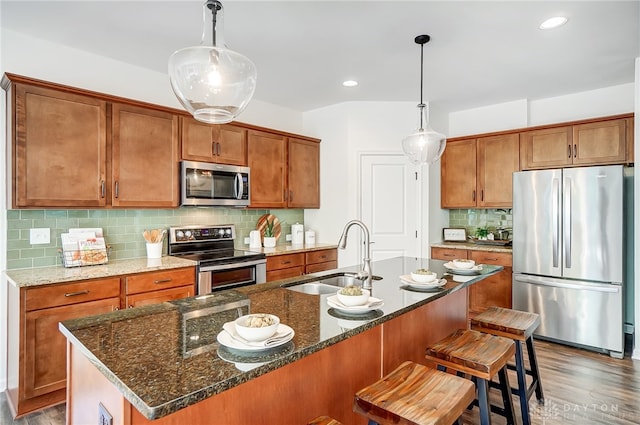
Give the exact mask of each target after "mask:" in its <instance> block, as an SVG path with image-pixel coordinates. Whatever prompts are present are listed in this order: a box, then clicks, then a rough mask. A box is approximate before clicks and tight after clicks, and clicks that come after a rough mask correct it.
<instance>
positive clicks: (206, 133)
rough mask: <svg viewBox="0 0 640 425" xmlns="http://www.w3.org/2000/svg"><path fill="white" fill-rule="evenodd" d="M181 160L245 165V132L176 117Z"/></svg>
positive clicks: (235, 126) (244, 130)
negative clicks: (178, 123) (179, 128)
mask: <svg viewBox="0 0 640 425" xmlns="http://www.w3.org/2000/svg"><path fill="white" fill-rule="evenodd" d="M180 124H181V132H180V133H181V136H182V137H181V139H182V159H186V160H189V161H204V162H215V163H220V164H230V165H247V129H245V128H242V127H239V126H237V125H233V124H222V125H211V124H206V123H203V122H200V121H197V120H195V119H194V118H191V117H180Z"/></svg>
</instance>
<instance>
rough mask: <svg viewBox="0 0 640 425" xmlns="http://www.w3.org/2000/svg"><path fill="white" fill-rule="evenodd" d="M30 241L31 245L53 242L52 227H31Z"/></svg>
mask: <svg viewBox="0 0 640 425" xmlns="http://www.w3.org/2000/svg"><path fill="white" fill-rule="evenodd" d="M29 243H30V244H31V245H41V244H48V243H51V229H49V228H48V227H45V228H41V229H29Z"/></svg>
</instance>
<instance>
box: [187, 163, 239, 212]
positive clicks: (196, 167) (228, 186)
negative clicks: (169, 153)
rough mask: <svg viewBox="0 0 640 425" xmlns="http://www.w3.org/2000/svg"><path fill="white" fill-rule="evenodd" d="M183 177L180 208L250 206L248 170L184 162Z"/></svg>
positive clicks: (233, 166) (231, 166)
mask: <svg viewBox="0 0 640 425" xmlns="http://www.w3.org/2000/svg"><path fill="white" fill-rule="evenodd" d="M180 174H181V191H182V196H181V198H182V200H181V205H195V206H228V207H246V206H247V205H249V202H250V199H249V184H250V173H249V167H240V166H236V165H224V164H211V163H208V162H195V161H182V162H181V167H180Z"/></svg>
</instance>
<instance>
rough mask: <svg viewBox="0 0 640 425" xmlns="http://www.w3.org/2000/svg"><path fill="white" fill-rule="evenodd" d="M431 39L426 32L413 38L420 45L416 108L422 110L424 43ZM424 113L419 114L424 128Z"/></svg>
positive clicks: (421, 125)
mask: <svg viewBox="0 0 640 425" xmlns="http://www.w3.org/2000/svg"><path fill="white" fill-rule="evenodd" d="M429 40H431V37H429V36H428V35H427V34H422V35H419V36H417V37H416V38H415V40H414V41H415V42H416V44H419V45H420V104H419V105H418V108H420V110H421V111H422V110H423V109H424V108H425V107H426V105H425V104H424V101H423V98H422V94H423V93H424V45H425V44H427V43H428V42H429ZM423 115H424V114H422V113H421V114H420V128H424V123H423V122H422V116H423Z"/></svg>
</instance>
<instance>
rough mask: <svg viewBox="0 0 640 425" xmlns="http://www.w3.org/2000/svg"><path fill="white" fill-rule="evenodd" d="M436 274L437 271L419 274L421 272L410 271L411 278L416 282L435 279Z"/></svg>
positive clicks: (427, 281)
mask: <svg viewBox="0 0 640 425" xmlns="http://www.w3.org/2000/svg"><path fill="white" fill-rule="evenodd" d="M437 276H438V274H437V273H432V272H430V273H429V274H421V273H415V272H412V273H411V279H413V281H414V282H418V283H429V282H433V281H434V280H436V277H437Z"/></svg>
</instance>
